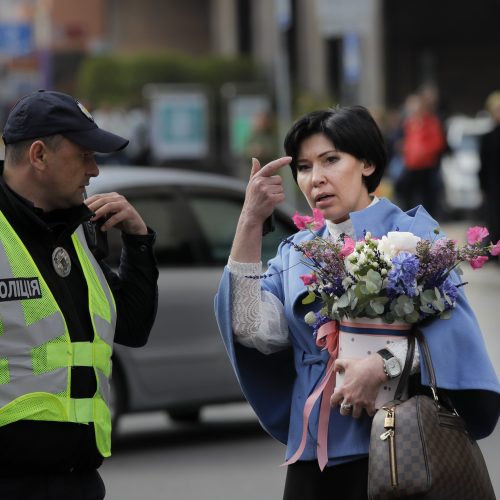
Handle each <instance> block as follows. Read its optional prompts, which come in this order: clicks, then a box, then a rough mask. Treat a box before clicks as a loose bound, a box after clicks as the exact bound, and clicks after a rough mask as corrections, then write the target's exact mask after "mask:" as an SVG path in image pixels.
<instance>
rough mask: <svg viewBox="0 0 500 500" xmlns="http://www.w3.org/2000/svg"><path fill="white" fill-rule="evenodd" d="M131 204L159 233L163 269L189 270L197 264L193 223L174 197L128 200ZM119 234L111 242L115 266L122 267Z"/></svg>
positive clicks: (110, 236)
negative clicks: (178, 268) (182, 267)
mask: <svg viewBox="0 0 500 500" xmlns="http://www.w3.org/2000/svg"><path fill="white" fill-rule="evenodd" d="M128 199H129V201H130V202H131V203H132V205H133V206H134V207H135V209H136V210H137V211H138V212H139V214H141V216H142V217H143V219H144V220H145V221H146V222H147V224H148V226H150V227H151V228H153V229H154V230H155V232H156V242H155V247H154V248H155V255H156V258H157V260H158V264H159V265H160V266H163V267H173V266H187V265H197V264H198V255H197V253H198V248H199V245H197V243H196V241H194V240H195V239H196V237H197V236H196V235H195V234H194V233H195V232H194V230H193V222H192V220H190V219H189V217H190V215H189V213H187V212H186V210H183V209H182V208H181V207H182V205H180V203H179V201H178V200H177V199H175V198H174V197H173V196H172V197H170V196H159V197H154V196H153V197H151V194H148V195H144V197H142V196H139V197H134V196H130V195H129V196H128ZM120 234H121V233H120V231H109V232H108V242H109V249H110V257H109V258H108V259H107V261H108V262H109V263H110V264H111V265H112V266H117V265H118V264H119V258H120V249H121V236H120Z"/></svg>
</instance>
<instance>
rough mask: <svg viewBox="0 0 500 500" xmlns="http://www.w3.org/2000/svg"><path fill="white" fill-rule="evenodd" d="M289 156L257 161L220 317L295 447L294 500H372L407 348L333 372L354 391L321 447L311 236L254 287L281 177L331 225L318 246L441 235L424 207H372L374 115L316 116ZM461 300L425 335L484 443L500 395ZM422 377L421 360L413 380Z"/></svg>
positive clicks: (281, 436) (281, 253)
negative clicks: (384, 413)
mask: <svg viewBox="0 0 500 500" xmlns="http://www.w3.org/2000/svg"><path fill="white" fill-rule="evenodd" d="M284 145H285V151H286V154H287V155H288V156H285V157H283V158H279V159H276V160H274V161H271V162H270V163H268V164H267V165H265V166H264V167H262V168H261V167H260V164H259V162H258V160H257V159H255V158H254V159H253V160H252V170H251V175H250V181H249V183H248V187H247V191H246V197H245V202H244V205H243V209H242V213H241V216H240V219H239V222H238V226H237V229H236V234H235V238H234V242H233V247H232V250H231V255H230V257H229V261H228V265H227V267H226V269H225V271H224V275H223V277H222V281H221V285H220V288H219V291H218V294H217V297H216V303H215V310H216V316H217V320H218V323H219V327H220V330H221V333H222V337H223V340H224V343H225V345H226V349H227V351H228V354H229V357H230V360H231V363H232V365H233V368H234V370H235V373H236V375H237V377H238V380H239V382H240V384H241V387H242V390H243V392H244V394H245V396H246V398H247V399H248V401H249V403H250V404H251V405H252V407H253V408H254V410H255V412H256V413H257V415H258V417H259V420H260V422H261V423H262V425H263V426H264V428H265V429H266V430H267V431H268V432H269V433H270V434H271V435H272V436H273V437H274V438H276V439H278V440H279V441H281V442H282V443H284V444H286V445H287V451H286V459H287V461H286V465H288V470H287V478H286V484H285V492H284V497H283V498H284V500H294V499H300V500H315V499H320V498H321V499H322V500H323V499H324V498H345V499H366V498H367V469H368V458H367V456H368V446H369V437H370V429H371V421H372V417H373V415H374V413H375V411H376V409H375V399H376V396H377V394H378V391H379V389H380V387H381V386H383V385H384V384H385V383H386V381H387V380H388V379H389V378H393V377H397V376H398V375H399V374H400V372H401V366H402V365H403V363H404V359H405V357H406V350H407V344H406V340H402V341H401V340H399V341H397V342H392V343H390V344H388V345H387V346H386V347H387V349H383V351H385V352H384V353H382V351H380V352H373V353H367V354H366V355H365V356H364V357H360V358H348V359H337V360H336V361H335V365H334V366H335V371H337V372H343V374H344V383H343V385H342V386H341V387H337V388H335V390H334V392H333V395H332V396H331V399H330V400H329V401H327V409H328V413H329V415H328V420H327V430H328V431H327V440H326V442H323V441H322V438H321V435H320V432H319V431H318V428H319V426H320V406H321V408H323V405H322V404H321V403H322V402H321V403H320V400H318V401H317V402H316V403H315V404H314V406H313V407H312V408H310V414H309V417H308V420H306V418H305V417H304V415H305V411H304V410H305V406H307V403H306V402H307V401H308V397H309V396H310V395H311V393H313V392H314V391H315V389H316V388H317V387H318V385H319V384H320V381H322V380H323V378H324V376H325V372H326V366H327V363H328V360H329V353H328V351H327V350H322V349H321V348H320V347H318V346H317V345H316V342H315V339H314V338H313V335H312V327H311V326H309V325H308V324H307V323H306V322H305V321H304V315H305V314H306V313H307V312H308V311H311V310H313V311H314V310H316V309H317V308H318V305H317V304H315V303H313V304H308V305H305V304H303V303H302V299H303V298H304V296H305V295H306V294H307V290H306V287H305V286H304V283H303V282H302V281H301V279H300V276H301V275H303V274H305V273H308V272H309V268H308V267H307V266H306V265H305V264H304V263H303V255H302V254H301V253H300V252H298V251H296V250H295V248H294V244H299V243H301V242H304V241H306V240H310V239H311V238H312V237H313V235H312V234H311V232H310V231H307V230H305V231H299V232H298V233H296V234H295V235H294V236H293V237H292V239H291V242H290V241H284V242H283V243H282V244H281V245H280V246H279V248H278V251H277V255H276V257H275V258H273V259H272V260H271V261H269V263H268V269H267V271H266V274H265V275H263V277H262V278H261V279H249V276H255V275H260V273H261V272H262V264H261V262H260V260H261V246H262V228H263V224H264V221H265V220H266V218H267V217H269V215H270V214H271V213H272V211H273V209H274V207H275V206H276V205H277V204H278V203H280V202H282V201H283V200H284V198H285V196H284V191H283V187H282V181H281V177H280V176H279V175H275V174H276V173H277V172H278V170H279V169H280V168H282V167H283V166H285V165H288V164H289V165H290V166H291V168H292V172H293V175H294V178H295V180H296V182H297V184H298V186H299V188H300V190H301V191H302V193H303V195H304V196H305V198H306V199H307V201H308V203H309V205H310V206H311V208H313V209H318V210H320V211H321V213H322V215H323V216H324V218H325V220H326V224H325V225H324V226H323V227H322V228H320V229H318V230H317V231H316V232H317V233H318V234H319V235H320V236H328V235H330V236H332V237H333V238H338V237H340V238H342V237H345V235H347V236H350V237H351V238H352V239H353V240H355V241H357V240H359V239H361V238H363V237H364V234H365V233H366V232H367V231H369V232H370V233H371V234H372V235H373V236H375V237H379V238H380V237H381V236H383V235H385V234H386V233H388V232H389V231H396V230H401V231H409V232H413V233H414V234H416V235H418V236H420V237H423V238H428V237H429V235H430V234H432V231H433V230H434V229H435V227H436V226H437V223H436V222H435V221H434V220H433V219H432V218H431V217H430V215H429V214H428V213H427V212H426V211H425V209H424V208H422V207H417V208H415V209H413V210H411V211H409V212H403V211H401V210H400V209H399V208H398V207H397V206H395V205H394V204H392V203H391V202H390V201H389V200H386V199H378V198H377V197H376V196H374V195H373V192H374V190H375V189H376V188H377V186H378V184H379V182H380V179H381V178H382V175H383V173H384V169H385V166H386V153H385V147H384V141H383V138H382V135H381V133H380V130H379V129H378V127H377V125H376V123H375V121H374V120H373V118H372V116H371V115H370V113H369V112H368V111H367V110H366V109H365V108H363V107H361V106H352V107H338V108H332V109H327V110H324V111H315V112H312V113H309V114H308V115H306V116H304V117H303V118H301V119H299V120H298V121H297V122H296V123H295V124H294V125H293V126H292V127H291V129H290V130H289V132H288V134H287V136H286V138H285V144H284ZM291 243H292V244H291ZM461 290H462V289H461V288H460V293H459V297H458V299H457V305H456V307H455V309H454V311H453V315H452V318H451V319H449V320H436V321H433V322H432V323H430V324H429V325H426V326H425V327H423V328H422V330H423V332H424V335H425V336H426V339H427V343H428V344H429V347H430V349H431V351H432V354H433V359H434V363H435V365H436V366H435V368H436V372H437V373H436V375H437V380H438V381H439V385H440V387H443V388H447V389H453V391H452V392H453V394H452V395H451V398H452V399H453V402H454V403H455V405H456V406H457V409H458V410H459V411H462V415H463V416H464V418H465V419H466V421H467V424H468V425H469V429H470V431H471V432H472V433H473V434H474V435H475V436H476V437H485V436H487V435H488V434H489V433H491V432H492V430H493V429H494V427H495V424H496V421H497V419H498V414H499V408H500V396H499V394H500V389H499V385H498V381H497V379H496V375H495V372H494V370H493V368H492V366H491V363H490V361H489V359H488V356H487V353H486V350H485V347H484V343H483V340H482V337H481V332H480V330H479V327H478V324H477V322H476V320H475V317H474V314H473V312H472V311H471V309H470V307H469V305H468V303H467V301H466V299H465V296H464V295H463V292H462V291H461ZM449 346H451V350H450V347H449ZM450 354H451V355H450ZM389 358H390V359H389ZM466 360H469V362H467V361H466ZM389 361H391V367H392V368H391V369H390V370H389V369H388V366H389V365H388V363H389ZM398 368H399V371H398ZM419 370H420V361H419V357H418V356H416V357H415V358H414V361H413V366H412V371H413V372H414V373H415V372H418V371H419ZM423 383H426V380H425V379H423ZM320 399H321V398H320ZM328 403H329V406H328Z"/></svg>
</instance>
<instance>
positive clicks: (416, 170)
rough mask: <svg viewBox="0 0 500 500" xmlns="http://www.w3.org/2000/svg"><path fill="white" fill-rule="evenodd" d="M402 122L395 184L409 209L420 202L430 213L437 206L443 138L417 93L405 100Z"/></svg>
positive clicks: (435, 117) (433, 114)
mask: <svg viewBox="0 0 500 500" xmlns="http://www.w3.org/2000/svg"><path fill="white" fill-rule="evenodd" d="M406 108H407V113H408V114H407V117H406V119H405V121H404V124H403V131H404V136H403V161H404V166H405V170H404V173H403V175H402V176H401V179H400V180H399V182H398V184H397V186H396V192H397V194H398V196H399V198H401V199H400V202H401V204H402V205H403V206H404V208H405V209H409V208H410V207H412V206H415V205H416V204H421V205H424V206H425V207H426V208H427V210H428V211H429V212H430V213H431V214H435V212H436V210H437V205H436V202H437V198H438V196H437V191H438V182H436V180H437V179H438V176H439V168H440V160H441V155H442V153H443V151H444V149H445V147H446V140H445V136H444V132H443V129H442V126H441V122H440V120H439V118H438V117H437V116H436V115H435V113H434V112H433V111H432V110H430V109H428V108H427V107H426V106H425V102H424V101H423V99H422V97H421V96H419V95H411V96H409V97H408V99H407V102H406Z"/></svg>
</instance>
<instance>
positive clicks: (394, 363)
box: [385, 358, 401, 378]
mask: <svg viewBox="0 0 500 500" xmlns="http://www.w3.org/2000/svg"><path fill="white" fill-rule="evenodd" d="M385 366H386V369H387V373H388V374H389V377H391V378H393V377H397V376H399V375H400V373H401V366H400V364H399V361H398V360H397V359H396V358H391V359H388V360H387V361H386V365H385Z"/></svg>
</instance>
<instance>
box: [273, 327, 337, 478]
mask: <svg viewBox="0 0 500 500" xmlns="http://www.w3.org/2000/svg"><path fill="white" fill-rule="evenodd" d="M316 345H317V346H318V347H322V348H323V349H327V350H328V352H329V353H330V359H329V360H328V363H327V365H326V373H325V376H324V377H323V379H322V380H321V382H320V383H319V385H318V386H317V387H316V389H315V390H314V391H313V392H312V393H311V395H310V396H309V397H308V398H307V400H306V402H305V404H304V412H303V415H304V423H303V428H302V439H301V441H300V444H299V447H298V448H297V451H296V452H295V453H294V454H293V455H292V456H291V457H290V458H289V459H288V460H287V461H286V462H285V463H284V464H283V465H290V464H293V463H294V462H296V461H297V460H298V459H299V458H300V456H301V455H302V453H303V451H304V448H305V447H306V442H307V429H308V427H309V417H310V415H311V411H312V409H313V407H314V404H315V403H316V401H317V400H318V399H319V398H320V397H322V399H321V406H320V411H319V423H318V444H317V456H318V464H319V468H320V469H321V470H323V469H324V468H325V467H326V464H327V463H328V423H329V421H330V411H331V408H330V397H331V396H332V394H333V390H334V389H335V380H336V377H335V371H334V369H333V367H334V363H335V360H336V359H337V356H338V353H339V325H338V322H337V321H329V322H328V323H325V324H324V325H322V326H320V328H319V329H318V333H317V336H316Z"/></svg>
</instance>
